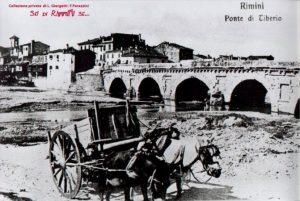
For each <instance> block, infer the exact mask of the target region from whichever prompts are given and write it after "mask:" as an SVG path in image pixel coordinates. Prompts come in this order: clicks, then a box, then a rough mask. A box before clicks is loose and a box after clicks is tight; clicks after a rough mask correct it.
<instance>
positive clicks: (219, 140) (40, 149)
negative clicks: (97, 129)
mask: <svg viewBox="0 0 300 201" xmlns="http://www.w3.org/2000/svg"><path fill="white" fill-rule="evenodd" d="M0 92H1V93H0V97H1V98H0V110H1V111H2V113H1V114H2V116H1V114H0V120H1V123H0V153H1V154H0V181H1V182H0V200H28V201H31V200H46V201H48V200H49V201H50V200H63V201H64V200H67V199H65V198H63V197H61V196H60V194H59V193H58V191H57V189H56V187H55V185H54V183H53V181H52V176H51V173H50V168H49V161H48V159H47V155H48V144H47V131H48V130H50V131H54V130H55V129H57V128H59V127H60V126H66V125H69V124H72V123H74V122H76V121H77V120H78V119H80V118H83V117H84V116H85V115H86V112H85V110H86V109H87V108H89V107H92V102H93V100H97V101H102V102H110V101H112V102H114V101H119V100H118V99H113V98H110V97H106V96H105V94H103V93H102V92H99V93H98V92H97V93H95V94H82V93H81V94H72V93H67V92H59V91H39V90H36V89H33V88H21V87H18V88H5V89H4V88H0ZM2 92H3V93H2ZM3 112H6V113H3ZM138 117H139V119H140V120H141V121H142V122H144V123H145V124H146V125H148V126H150V127H151V126H154V125H158V124H160V125H168V124H172V123H175V127H177V128H178V130H179V131H180V132H181V137H182V141H183V142H189V141H194V140H200V141H201V143H202V144H204V145H205V144H206V143H207V141H211V140H213V143H214V144H216V145H218V146H219V147H220V151H221V156H222V160H221V161H220V164H221V167H222V175H221V177H220V178H218V179H211V180H210V181H209V183H206V184H196V183H194V182H190V183H189V184H188V186H185V187H184V189H185V191H184V193H183V197H182V198H181V199H179V200H180V201H185V200H190V201H191V200H245V199H248V200H255V201H257V200H285V201H290V200H291V201H292V200H297V199H299V198H298V197H297V196H298V189H299V182H298V181H299V177H298V174H297V172H298V171H299V162H298V161H299V156H300V155H299V151H300V122H299V120H297V119H295V118H293V117H291V116H280V115H269V114H262V113H257V112H228V111H222V112H204V111H201V112H177V113H166V112H156V113H145V112H139V113H138ZM141 126H142V127H143V128H142V130H143V132H144V131H145V130H146V129H147V128H146V126H144V125H142V124H141ZM174 191H175V188H174V186H172V187H170V188H169V194H168V200H174V195H175V193H174ZM88 192H89V193H88ZM78 199H86V200H91V201H93V200H99V198H98V197H97V195H95V194H94V193H93V189H91V188H89V187H84V188H83V191H81V193H80V194H79V197H78ZM112 200H114V201H117V200H118V201H119V200H123V197H122V194H119V193H115V194H114V198H113V199H112ZM135 200H140V197H139V196H137V197H136V199H135Z"/></svg>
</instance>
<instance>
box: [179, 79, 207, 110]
mask: <svg viewBox="0 0 300 201" xmlns="http://www.w3.org/2000/svg"><path fill="white" fill-rule="evenodd" d="M208 91H209V87H208V86H207V85H206V84H205V83H204V82H203V81H201V80H200V79H198V78H195V77H190V78H187V79H185V80H183V81H182V82H180V83H179V84H178V85H177V87H176V90H175V105H176V110H177V111H178V110H179V111H180V110H203V109H204V106H205V99H207V98H209V95H208Z"/></svg>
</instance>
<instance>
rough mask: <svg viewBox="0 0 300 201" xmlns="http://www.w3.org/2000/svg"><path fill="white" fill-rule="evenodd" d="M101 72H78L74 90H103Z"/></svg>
mask: <svg viewBox="0 0 300 201" xmlns="http://www.w3.org/2000/svg"><path fill="white" fill-rule="evenodd" d="M101 83H102V81H101V77H100V74H99V75H98V74H84V73H82V74H80V73H78V74H76V82H75V83H74V86H73V87H72V90H79V91H80V90H83V91H99V90H101Z"/></svg>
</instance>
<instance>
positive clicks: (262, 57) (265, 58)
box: [248, 55, 274, 61]
mask: <svg viewBox="0 0 300 201" xmlns="http://www.w3.org/2000/svg"><path fill="white" fill-rule="evenodd" d="M248 60H268V61H274V57H273V56H272V55H269V56H253V55H250V56H249V57H248Z"/></svg>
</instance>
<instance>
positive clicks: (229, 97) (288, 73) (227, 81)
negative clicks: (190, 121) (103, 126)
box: [103, 67, 300, 114]
mask: <svg viewBox="0 0 300 201" xmlns="http://www.w3.org/2000/svg"><path fill="white" fill-rule="evenodd" d="M299 71H300V69H286V68H247V69H245V68H220V67H209V68H169V69H167V68H115V69H113V70H107V71H105V72H104V73H103V80H104V89H105V91H106V92H109V93H110V95H111V96H115V97H124V93H126V91H128V89H130V90H131V91H133V92H134V93H133V94H135V95H136V96H135V97H136V99H138V100H148V99H155V100H160V101H163V102H164V104H165V107H166V108H168V110H171V111H174V110H177V109H178V108H179V107H180V103H181V102H185V101H187V102H188V101H192V102H193V101H194V102H195V101H196V102H197V101H199V102H201V101H204V100H205V99H206V98H207V97H208V96H209V94H210V92H212V91H214V90H217V91H220V92H221V93H222V94H223V98H224V99H225V103H226V104H227V105H229V106H230V108H231V109H232V110H255V108H257V107H259V106H263V105H269V107H270V111H272V112H278V113H280V112H282V113H288V114H295V113H297V111H299V96H300V79H299V78H300V75H299Z"/></svg>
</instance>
